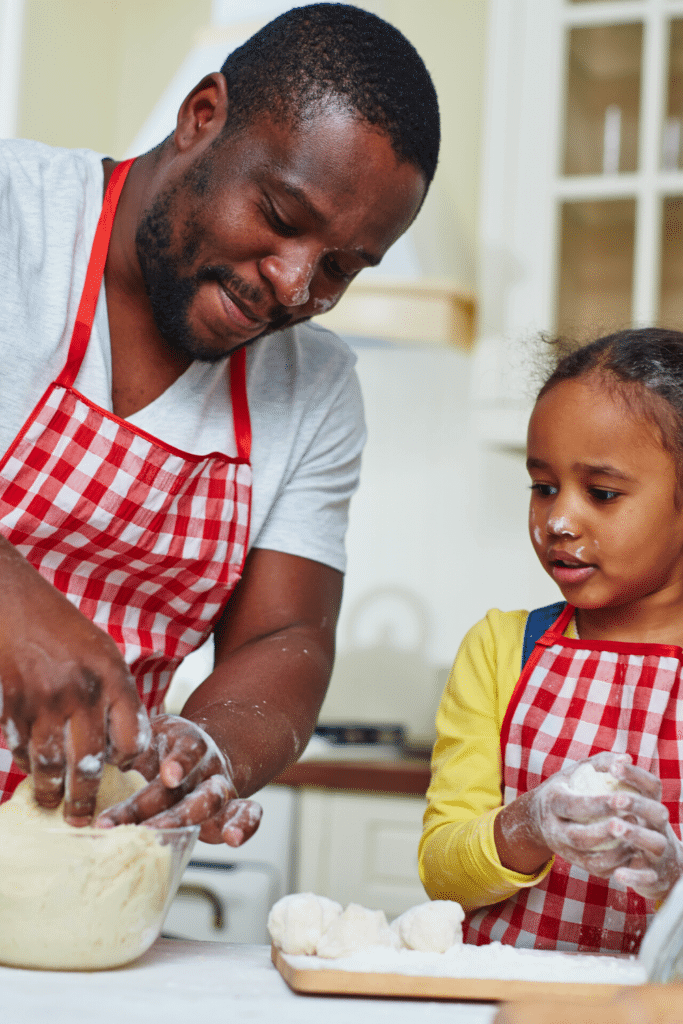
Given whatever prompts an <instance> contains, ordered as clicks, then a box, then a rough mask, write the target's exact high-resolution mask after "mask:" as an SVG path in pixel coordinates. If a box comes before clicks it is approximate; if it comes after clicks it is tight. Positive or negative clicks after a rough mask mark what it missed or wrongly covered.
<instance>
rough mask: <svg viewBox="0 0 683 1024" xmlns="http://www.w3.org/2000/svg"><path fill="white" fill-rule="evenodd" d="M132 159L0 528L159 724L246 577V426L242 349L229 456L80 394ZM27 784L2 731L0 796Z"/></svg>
mask: <svg viewBox="0 0 683 1024" xmlns="http://www.w3.org/2000/svg"><path fill="white" fill-rule="evenodd" d="M130 163H131V161H126V162H125V163H122V164H118V165H117V167H116V168H115V170H114V172H113V174H112V176H111V179H110V181H109V185H108V187H107V191H106V195H105V199H104V204H103V208H102V213H101V215H100V219H99V223H98V226H97V231H96V233H95V238H94V241H93V246H92V251H91V255H90V261H89V264H88V269H87V273H86V278H85V284H84V287H83V293H82V296H81V302H80V306H79V309H78V313H77V315H76V324H75V326H74V330H73V335H72V338H71V343H70V346H69V353H68V357H67V360H66V365H65V366H64V369H63V370H62V372H61V374H60V375H59V377H58V378H57V380H56V381H54V382H53V383H52V384H51V385H50V386H49V387H48V389H47V391H46V392H45V394H44V395H43V397H42V398H41V399H40V401H39V402H38V405H37V406H36V407H35V409H34V410H33V412H32V413H31V415H30V416H29V418H28V420H27V421H26V423H25V424H24V426H23V427H22V428H21V430H20V431H19V434H18V435H17V437H16V438H15V440H14V441H13V443H12V445H11V447H10V449H9V450H8V452H7V453H6V455H5V457H4V458H3V459H2V461H1V462H0V532H2V534H3V536H5V537H6V538H7V539H8V540H9V541H11V542H12V544H14V545H15V546H16V547H17V548H18V550H19V551H20V552H21V554H22V555H24V557H25V558H26V559H27V560H28V561H29V562H30V563H31V565H33V566H34V568H35V569H37V570H38V571H39V572H40V573H41V575H42V576H43V577H45V579H47V580H49V582H50V583H52V584H53V585H54V586H55V587H56V588H57V589H58V590H60V591H61V592H62V593H63V594H65V595H66V596H67V597H68V599H69V600H70V601H71V602H72V603H73V604H75V605H76V607H77V608H79V609H80V610H81V611H82V612H83V614H84V615H86V616H87V617H88V618H89V619H91V620H92V621H93V622H95V623H96V624H97V625H98V626H99V627H100V628H101V629H103V630H104V631H105V632H107V633H109V635H110V636H111V637H112V638H113V640H114V641H115V642H116V644H117V645H118V647H119V649H120V650H121V652H122V653H123V656H124V658H125V661H126V663H127V664H128V666H129V668H130V670H131V672H132V674H133V676H134V677H135V680H136V683H137V687H138V691H139V693H140V696H141V698H142V701H143V703H144V705H145V707H146V708H147V710H148V712H149V713H150V714H152V715H154V714H155V713H156V712H157V711H158V710H159V708H160V706H161V702H162V700H163V698H164V694H165V692H166V689H167V688H168V684H169V682H170V680H171V677H172V675H173V672H174V671H175V669H176V668H177V666H178V665H179V664H180V662H181V661H182V659H183V658H184V657H185V655H187V654H189V653H190V651H193V650H194V649H195V648H197V647H199V646H200V644H202V643H203V641H204V640H205V639H206V638H207V637H208V636H209V634H210V633H211V630H212V628H213V626H214V625H215V623H216V621H217V619H218V618H219V616H220V614H221V611H222V609H223V607H224V606H225V603H226V601H227V600H228V598H229V596H230V594H231V593H232V591H233V589H234V587H235V584H236V583H237V581H238V579H239V578H240V576H241V574H242V569H243V566H244V560H245V557H246V549H247V540H248V532H249V516H250V510H251V465H250V461H249V458H250V451H251V425H250V418H249V406H248V402H247V390H246V370H245V352H244V349H241V350H240V351H238V352H237V353H236V354H235V355H234V356H233V357H232V358H231V360H230V395H231V401H232V409H233V420H234V430H235V439H236V444H237V453H238V454H237V457H236V458H229V457H227V456H225V455H222V454H219V453H216V452H212V453H211V454H209V455H200V456H197V455H191V454H188V453H187V452H183V451H179V450H178V449H176V448H172V447H170V446H169V445H167V444H165V443H164V442H162V441H160V440H159V439H158V438H155V437H153V436H151V435H150V434H147V433H146V432H145V431H143V430H138V429H137V428H135V427H132V426H131V425H130V424H128V423H127V422H126V421H125V420H122V419H119V418H118V417H117V416H114V415H113V414H112V413H110V412H107V411H106V410H104V409H101V408H99V407H98V406H96V405H94V404H93V403H92V402H90V401H89V400H88V399H87V398H85V397H84V396H83V395H82V394H80V393H79V392H78V391H77V390H76V389H75V388H74V382H75V380H76V377H77V375H78V371H79V369H80V366H81V363H82V361H83V357H84V355H85V352H86V348H87V345H88V341H89V338H90V331H91V328H92V322H93V318H94V315H95V307H96V305H97V299H98V296H99V293H100V285H101V282H102V275H103V271H104V264H105V261H106V257H107V249H108V246H109V237H110V234H111V228H112V224H113V220H114V213H115V210H116V205H117V202H118V199H119V196H120V194H121V189H122V187H123V182H124V180H125V177H126V174H127V172H128V169H129V167H130ZM226 387H227V377H226ZM226 434H227V431H226ZM227 440H228V438H227V436H226V441H227ZM22 778H23V774H22V773H21V772H19V771H18V769H17V767H16V765H13V763H12V760H11V756H10V753H9V751H8V750H7V748H6V746H5V744H4V741H3V740H2V734H1V733H0V801H1V800H3V799H7V797H9V796H10V795H11V793H12V792H13V791H14V789H15V787H16V786H17V784H18V783H19V781H20V780H21V779H22Z"/></svg>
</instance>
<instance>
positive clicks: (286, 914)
mask: <svg viewBox="0 0 683 1024" xmlns="http://www.w3.org/2000/svg"><path fill="white" fill-rule="evenodd" d="M341 912H342V907H341V904H340V903H335V901H334V900H330V899H328V898H327V896H316V895H315V893H312V892H297V893H292V894H290V895H289V896H283V897H282V899H281V900H278V901H277V903H275V904H274V905H273V907H272V908H271V911H270V913H269V915H268V933H269V934H270V937H271V939H272V940H273V944H274V945H275V946H277V947H278V949H281V950H282V952H283V953H292V954H295V955H301V954H311V953H314V952H315V948H316V946H317V944H318V941H319V939H320V937H321V936H322V934H323V932H324V931H325V930H326V929H327V928H328V927H329V926H330V925H331V924H332V922H333V921H334V920H335V919H336V918H338V917H339V915H340V914H341Z"/></svg>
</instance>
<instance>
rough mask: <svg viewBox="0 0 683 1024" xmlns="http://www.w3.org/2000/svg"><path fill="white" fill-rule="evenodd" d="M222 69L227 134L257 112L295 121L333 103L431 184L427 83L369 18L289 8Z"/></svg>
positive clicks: (393, 36)
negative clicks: (376, 134)
mask: <svg viewBox="0 0 683 1024" xmlns="http://www.w3.org/2000/svg"><path fill="white" fill-rule="evenodd" d="M221 71H222V72H223V74H224V75H225V78H226V80H227V83H228V121H227V124H226V131H227V132H229V133H233V132H234V131H239V130H240V129H242V128H244V127H245V126H246V125H247V124H248V123H249V122H251V121H252V120H253V119H254V118H255V117H258V116H260V115H262V114H268V115H269V116H270V117H272V118H273V119H274V120H277V121H285V122H288V123H289V122H292V123H299V122H300V121H301V120H303V119H304V118H305V117H306V116H307V115H310V113H311V112H315V111H317V110H320V109H322V107H323V106H324V105H325V104H326V102H329V101H330V100H333V101H334V100H335V99H337V100H338V101H341V103H342V105H343V106H344V107H345V108H346V109H348V110H350V111H352V112H353V113H354V114H355V115H356V116H358V117H359V118H360V119H361V120H362V121H364V122H366V123H367V124H368V125H371V126H372V127H373V128H376V129H377V130H378V131H380V132H383V133H385V134H386V135H387V136H388V137H389V139H390V140H391V144H392V147H393V150H394V152H395V154H396V156H397V157H398V159H399V160H407V161H409V162H410V163H412V164H413V165H414V166H416V167H418V168H419V169H420V170H421V171H422V173H423V174H424V176H425V179H426V182H427V184H429V182H430V181H431V180H432V178H433V176H434V171H435V170H436V162H437V158H438V154H439V140H440V131H439V106H438V101H437V98H436V91H435V89H434V85H433V84H432V80H431V78H430V77H429V72H428V71H427V69H426V67H425V66H424V63H423V61H422V59H421V57H420V56H419V54H418V53H417V51H416V49H415V47H414V46H412V44H411V43H409V42H408V40H407V39H406V38H405V37H404V36H403V35H402V34H401V33H400V32H399V31H398V30H397V29H395V28H394V27H393V26H392V25H389V24H388V23H387V22H386V21H383V20H382V19H381V18H378V17H376V15H374V14H370V13H368V12H367V11H363V10H360V9H359V8H357V7H352V6H350V5H349V4H327V3H318V4H310V5H309V6H307V7H295V8H293V9H292V10H290V11H287V12H286V13H285V14H282V15H280V17H278V18H275V19H274V20H273V21H271V22H269V23H268V24H267V25H266V26H264V28H262V29H261V30H260V31H259V32H257V33H256V34H255V35H253V36H252V37H251V38H250V39H248V40H247V41H246V43H244V45H243V46H240V47H239V48H238V49H236V50H234V51H233V53H231V54H230V56H229V57H228V58H227V60H226V61H225V64H224V65H223V67H222V68H221Z"/></svg>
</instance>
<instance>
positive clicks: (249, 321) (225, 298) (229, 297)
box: [219, 285, 269, 331]
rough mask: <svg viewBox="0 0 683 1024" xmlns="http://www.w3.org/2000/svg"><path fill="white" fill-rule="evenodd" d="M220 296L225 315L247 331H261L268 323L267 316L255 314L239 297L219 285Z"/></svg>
mask: <svg viewBox="0 0 683 1024" xmlns="http://www.w3.org/2000/svg"><path fill="white" fill-rule="evenodd" d="M219 291H220V297H221V302H222V304H223V309H224V310H225V312H226V314H227V316H228V317H229V319H230V320H232V322H233V323H234V324H235V325H236V326H237V327H241V328H243V329H247V330H249V331H262V330H263V328H264V327H266V326H267V324H268V323H269V320H268V318H266V319H263V318H262V317H258V316H256V315H255V314H254V313H253V312H252V310H251V309H250V308H249V306H247V305H246V304H245V303H244V302H243V301H242V300H241V299H239V298H237V297H236V296H235V295H233V294H232V293H231V292H229V291H228V290H227V288H225V287H223V286H222V285H221V286H220V289H219Z"/></svg>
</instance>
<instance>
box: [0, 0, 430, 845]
mask: <svg viewBox="0 0 683 1024" xmlns="http://www.w3.org/2000/svg"><path fill="white" fill-rule="evenodd" d="M438 142H439V127H438V108H437V102H436V96H435V93H434V89H433V86H432V84H431V81H430V79H429V76H428V74H427V72H426V70H425V68H424V65H423V64H422V62H421V60H420V58H419V57H418V55H417V54H416V53H415V51H414V50H413V48H412V47H411V46H410V44H409V43H407V41H406V40H405V39H404V38H403V37H402V36H401V35H400V34H399V33H398V32H397V31H396V30H395V29H393V28H391V26H389V25H387V24H386V23H385V22H383V21H381V20H380V19H378V18H376V17H374V16H373V15H370V14H367V13H366V12H364V11H361V10H358V9H356V8H353V7H350V6H346V5H342V4H313V5H311V6H308V7H303V8H298V9H295V10H292V11H289V12H288V13H287V14H285V15H283V16H282V17H280V18H278V19H276V20H275V21H274V22H271V23H270V24H269V25H268V26H266V27H265V28H264V29H263V30H262V31H261V32H259V33H257V35H255V36H254V37H253V38H252V39H251V40H249V41H248V42H247V43H246V44H245V45H244V46H243V47H241V48H240V49H238V50H237V51H235V52H234V53H233V54H232V55H231V56H230V57H229V58H228V60H227V61H226V63H225V65H224V66H223V68H222V70H221V72H220V73H215V74H211V75H208V76H207V77H206V78H204V79H203V80H202V81H201V82H200V83H199V84H198V85H197V86H196V87H195V88H194V89H193V90H192V92H191V93H190V94H189V96H188V97H187V98H186V100H185V101H184V103H183V105H182V107H181V108H180V111H179V114H178V120H177V126H176V129H175V131H174V133H173V135H172V136H170V137H169V138H168V139H166V140H165V141H164V142H163V143H161V144H160V145H159V146H158V147H157V148H156V149H155V150H152V151H151V152H150V153H146V154H145V155H143V156H141V157H139V158H138V159H137V160H136V161H134V162H133V163H132V166H129V165H128V164H118V165H115V164H114V162H113V161H111V160H109V159H104V160H101V159H100V158H99V157H98V156H96V155H95V154H91V153H89V152H88V151H76V152H71V151H66V150H51V149H48V148H47V147H43V146H40V145H39V144H36V143H21V142H11V143H4V144H3V145H2V147H0V224H2V225H3V227H2V233H3V238H4V245H3V247H2V253H1V254H0V344H1V345H2V365H3V376H2V383H1V384H0V387H1V388H2V392H1V393H2V396H3V397H2V403H3V417H2V423H1V424H0V450H2V451H3V452H4V458H3V460H2V462H0V681H1V682H0V686H1V690H0V696H1V698H2V700H1V701H0V722H1V724H2V728H3V732H4V736H5V739H6V741H7V747H8V748H9V749H8V750H0V786H2V785H3V781H4V790H5V793H4V795H5V797H6V796H8V795H9V792H10V791H11V790H12V788H13V787H14V785H16V782H17V781H18V778H19V777H21V776H20V772H18V771H17V768H16V766H18V768H19V769H20V770H21V772H28V771H31V772H32V774H33V778H34V783H35V791H36V796H37V799H38V801H39V802H40V803H41V804H43V805H44V806H56V804H57V803H58V802H59V801H60V799H61V797H62V795H63V794H64V793H65V794H66V799H65V816H66V818H67V820H68V821H70V822H71V823H72V824H75V825H83V824H87V823H88V822H89V821H90V820H91V819H92V814H93V806H94V797H95V794H96V791H97V788H98V784H99V779H100V776H101V772H102V765H103V762H104V761H107V762H109V763H112V764H115V765H118V766H119V767H129V766H131V765H134V766H135V767H136V768H138V770H140V771H141V772H142V773H143V775H145V777H146V778H147V779H148V780H149V785H148V786H147V787H146V788H145V789H143V790H142V791H141V792H140V793H139V794H138V795H137V796H136V797H134V798H132V799H131V800H130V801H128V802H127V803H126V804H125V805H123V806H122V808H120V809H118V810H117V811H115V812H112V813H110V814H107V815H104V816H103V817H101V818H100V819H98V823H99V824H102V825H112V824H116V823H120V822H127V821H142V820H146V821H149V822H151V823H154V824H156V825H159V826H160V827H162V826H163V827H169V826H174V825H179V824H188V823H201V825H202V831H201V838H202V839H204V840H206V841H209V842H221V841H225V842H228V843H230V844H231V845H239V843H240V842H243V841H244V840H245V839H247V838H248V837H249V836H250V835H251V834H252V833H253V831H254V830H255V828H256V827H257V825H258V817H259V811H258V808H257V805H255V804H253V803H252V802H251V801H248V800H246V799H244V798H245V797H247V796H249V795H250V794H252V793H254V792H256V791H258V789H260V788H261V787H262V786H263V785H264V784H265V783H267V782H268V781H269V780H270V779H272V778H273V777H274V776H275V775H276V774H277V773H278V772H280V771H281V770H282V769H283V768H284V767H285V766H286V765H287V764H290V763H292V762H293V761H295V760H296V758H297V757H298V755H299V754H300V753H301V751H302V749H303V747H304V745H305V743H306V742H307V740H308V738H309V736H310V734H311V731H312V729H313V727H314V724H315V720H316V716H317V713H318V711H319V708H320V704H321V703H322V700H323V697H324V693H325V688H326V686H327V682H328V679H329V675H330V671H331V667H332V660H333V654H334V629H335V623H336V618H337V613H338V608H339V602H340V598H341V591H342V572H343V568H344V564H343V535H344V530H345V525H346V511H347V505H348V501H349V497H350V495H351V493H352V492H353V490H354V488H355V486H356V482H357V472H358V465H359V458H360V451H361V447H362V441H363V427H362V411H361V406H360V399H359V394H358V389H357V382H356V380H355V377H354V374H353V370H352V358H351V356H350V353H348V351H347V350H346V348H345V347H344V346H342V345H341V343H340V342H339V341H338V340H337V339H335V338H334V337H333V336H332V335H330V334H329V333H327V332H323V331H321V330H320V329H317V328H313V327H312V326H311V327H303V326H301V324H302V323H303V322H304V321H306V320H308V319H310V317H312V316H314V315H315V314H316V313H319V312H322V311H324V310H326V309H328V308H330V307H331V306H332V305H334V303H336V302H337V301H338V299H339V298H340V297H341V295H342V294H343V292H344V290H345V289H346V287H347V285H348V284H349V282H350V281H351V280H352V279H353V278H354V277H355V275H356V274H357V273H359V272H360V271H361V270H362V269H363V268H364V267H366V266H371V265H374V264H376V263H379V261H380V260H381V258H382V256H383V255H384V253H385V252H386V250H387V249H388V248H389V246H390V245H391V244H392V243H393V242H394V241H395V240H396V239H397V238H398V237H399V236H400V235H401V234H402V233H403V232H404V231H405V230H406V228H407V227H408V226H409V225H410V223H411V222H412V220H413V219H414V217H415V215H416V214H417V212H418V210H419V208H420V205H421V203H422V201H423V199H424V196H425V193H426V190H427V188H428V185H429V182H430V181H431V178H432V176H433V173H434V169H435V165H436V159H437V152H438ZM103 189H104V190H106V192H105V199H104V206H103V207H102V217H101V218H100V221H99V226H98V228H97V231H95V223H96V221H97V218H98V216H99V214H100V206H101V205H102V195H103ZM93 236H94V238H93ZM88 260H89V261H90V262H89V263H88ZM86 264H87V272H86ZM103 268H104V273H103V284H102V286H100V278H101V277H102V270H103ZM98 297H99V298H98ZM77 307H78V311H77ZM252 343H254V344H252ZM207 453H208V454H207ZM252 471H253V472H252ZM252 492H253V496H252ZM211 632H213V635H214V638H215V646H216V656H215V668H214V671H213V672H212V673H211V675H210V676H209V677H208V679H207V680H206V681H205V682H203V683H202V684H201V686H200V687H199V688H198V689H197V690H196V691H195V692H194V693H193V694H192V696H191V697H190V698H189V700H188V701H187V704H186V705H185V707H184V709H183V714H182V717H173V716H166V715H161V714H157V712H159V710H160V707H161V702H162V699H163V694H164V692H165V689H166V687H167V685H168V682H169V681H170V678H171V675H172V673H173V671H174V670H175V668H176V667H177V665H178V664H179V662H180V661H181V660H182V658H183V657H184V656H185V655H186V654H187V653H189V651H191V650H192V649H194V648H195V647H197V646H199V644H200V643H202V642H203V640H204V639H205V638H206V637H207V636H208V635H210V634H211ZM141 701H142V703H141ZM146 712H149V714H150V718H151V722H150V720H149V719H148V717H147V713H146ZM10 751H11V753H12V755H13V758H14V763H15V764H14V765H13V766H11V767H10V764H11V758H10V753H9V752H10ZM3 757H4V758H5V760H4V761H3V760H2V758H3Z"/></svg>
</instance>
